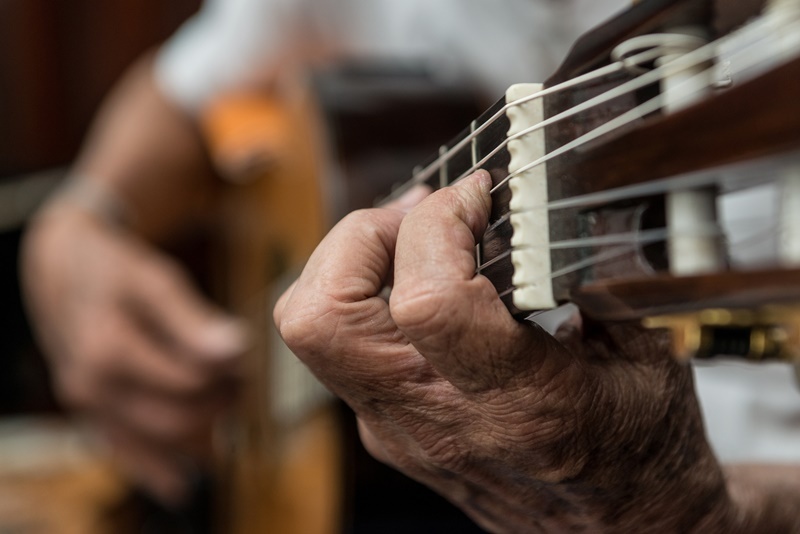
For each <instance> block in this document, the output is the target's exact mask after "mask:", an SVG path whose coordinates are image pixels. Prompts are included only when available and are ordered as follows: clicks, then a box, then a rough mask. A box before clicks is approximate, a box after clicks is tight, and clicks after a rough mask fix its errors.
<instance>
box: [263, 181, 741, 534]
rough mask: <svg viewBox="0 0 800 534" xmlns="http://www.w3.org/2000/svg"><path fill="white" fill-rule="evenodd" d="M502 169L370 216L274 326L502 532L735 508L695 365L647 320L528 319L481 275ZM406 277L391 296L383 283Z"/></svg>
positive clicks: (325, 259)
mask: <svg viewBox="0 0 800 534" xmlns="http://www.w3.org/2000/svg"><path fill="white" fill-rule="evenodd" d="M489 184H490V181H489V177H488V175H487V174H486V173H484V172H479V173H477V174H476V175H475V176H473V177H471V178H470V179H468V180H466V181H464V182H463V183H461V184H460V185H458V186H455V187H452V188H449V189H446V190H443V191H440V192H437V193H434V194H433V195H431V196H430V197H428V198H427V199H425V200H424V201H422V202H421V203H420V204H419V205H418V206H417V207H415V208H413V209H412V210H411V211H410V212H409V213H408V214H406V213H405V212H404V211H403V210H399V209H374V210H366V211H360V212H356V213H354V214H351V215H350V216H349V217H347V218H346V219H344V220H343V221H342V222H341V223H340V224H339V225H338V226H337V227H336V228H334V229H333V231H332V232H331V233H330V234H329V235H328V237H327V238H326V239H325V240H324V241H323V243H322V244H321V245H320V246H319V248H318V249H317V251H316V252H315V253H314V255H313V256H312V258H311V260H310V261H309V263H308V265H307V267H306V269H305V271H304V272H303V274H302V275H301V277H300V278H299V279H298V281H297V282H296V284H295V285H294V286H293V287H292V288H290V290H289V291H287V293H286V294H285V295H284V296H283V297H282V298H281V300H280V301H279V303H278V305H277V307H276V310H275V320H276V324H277V325H278V327H279V329H280V332H281V335H282V336H283V338H284V339H285V340H286V342H287V343H288V345H289V347H290V348H292V349H293V351H294V352H295V353H296V354H297V355H298V357H299V358H301V359H302V360H303V361H304V362H305V363H306V364H307V365H308V366H309V367H310V368H311V369H312V370H313V371H314V373H316V374H317V376H318V377H319V378H320V379H321V380H322V381H323V382H324V383H325V384H326V385H327V386H328V387H329V388H330V389H331V390H332V391H333V392H334V393H336V394H337V395H339V396H341V397H342V398H343V399H344V400H345V401H346V402H347V403H348V404H350V406H351V407H352V408H353V409H354V410H355V412H356V414H357V415H358V417H359V425H360V431H361V436H362V440H363V441H364V443H365V445H366V447H367V448H368V450H369V451H370V452H371V453H372V454H373V455H374V456H376V457H377V458H378V459H380V460H382V461H385V462H387V463H389V464H391V465H393V466H395V467H397V468H399V469H400V470H401V471H404V472H405V473H406V474H408V475H410V476H412V477H414V478H416V479H418V480H420V481H421V482H423V483H425V484H428V485H429V486H431V487H433V488H434V489H436V490H437V491H439V492H440V493H442V494H444V495H445V496H446V497H448V498H449V499H450V500H452V501H453V502H454V503H456V504H457V505H458V506H460V507H462V508H463V509H464V510H465V511H466V512H467V513H468V514H470V515H471V516H472V517H473V518H474V519H475V520H477V521H478V522H479V523H480V524H482V525H483V526H484V527H486V528H489V529H491V530H493V531H496V532H531V531H562V530H567V529H573V528H574V529H578V530H581V529H586V530H587V531H593V532H596V531H603V530H607V531H613V532H636V531H644V530H647V529H650V530H651V531H653V530H655V531H681V532H685V531H688V530H691V529H692V528H694V527H698V528H699V525H702V524H704V523H707V522H708V521H709V519H708V518H709V517H710V516H712V515H714V514H717V513H718V511H719V510H720V509H721V508H724V506H725V500H726V497H725V489H724V481H723V478H722V475H721V472H720V468H719V466H718V465H717V463H716V461H715V459H714V458H713V455H712V454H711V452H710V451H709V448H708V446H707V444H706V442H705V439H704V436H703V428H702V423H701V420H700V416H699V413H698V408H697V405H696V401H695V397H694V393H693V390H692V382H691V375H690V370H689V369H688V368H686V367H683V366H681V365H679V364H676V363H674V362H673V361H672V360H671V359H670V358H669V357H668V356H667V351H666V347H665V344H664V343H663V340H661V339H659V338H658V337H654V336H653V335H652V334H651V333H647V332H645V331H643V330H642V329H641V328H639V327H638V326H636V325H631V324H619V325H605V326H603V325H599V324H592V323H589V322H584V323H581V321H580V320H579V319H576V320H573V321H569V322H568V323H567V324H566V325H565V326H564V327H562V329H561V330H560V332H559V333H558V334H557V336H556V337H555V338H554V337H551V336H550V335H548V334H546V333H545V332H544V331H543V330H541V329H540V328H539V327H537V326H535V325H532V324H520V323H518V322H517V321H515V320H514V319H513V318H512V317H511V316H510V314H509V313H508V312H507V311H506V309H505V308H504V306H503V305H502V303H501V301H500V300H499V298H498V296H497V293H496V291H495V290H494V288H493V286H492V285H491V283H490V282H489V281H488V280H487V279H486V278H484V277H482V276H475V275H474V271H475V262H474V244H475V240H476V237H477V236H479V235H481V234H482V232H483V230H484V228H485V227H486V224H487V218H488V213H489V209H490V202H491V200H490V196H489V195H488V188H489ZM386 286H392V287H393V290H392V293H391V298H390V300H389V302H386V300H385V298H384V297H383V296H382V294H385V293H382V290H383V289H384V288H385V287H386Z"/></svg>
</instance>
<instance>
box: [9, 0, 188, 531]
mask: <svg viewBox="0 0 800 534" xmlns="http://www.w3.org/2000/svg"><path fill="white" fill-rule="evenodd" d="M199 4H200V2H199V0H169V1H166V2H165V1H163V0H115V1H113V2H109V1H107V0H69V1H60V0H56V1H53V0H0V306H2V308H1V309H0V317H2V325H3V326H2V333H3V335H2V336H0V357H2V372H0V532H2V533H10V532H14V533H40V532H41V533H45V532H48V533H49V532H65V533H71V532H75V533H76V534H79V533H80V534H89V533H92V532H100V531H106V532H111V531H113V532H122V531H123V530H120V529H118V528H117V527H116V526H114V527H111V526H108V525H104V526H101V525H100V522H102V521H103V520H105V519H106V518H101V517H99V516H97V515H96V514H95V513H94V512H95V511H93V510H91V511H90V510H85V506H86V503H88V502H92V501H93V500H98V499H99V500H100V501H103V502H107V504H108V505H109V509H112V508H113V507H114V506H116V505H117V504H120V505H122V504H121V503H122V502H123V500H124V499H123V491H122V489H121V488H120V487H118V486H117V485H116V482H114V480H113V478H111V477H106V476H104V475H103V473H104V471H103V469H104V467H103V466H101V465H96V464H95V463H93V460H92V458H90V457H87V456H86V454H85V451H84V450H83V448H82V447H81V444H80V441H79V440H78V438H77V436H76V433H75V432H74V428H73V427H72V426H71V425H68V424H65V423H64V422H62V420H61V418H60V417H59V410H58V407H57V405H56V403H55V402H54V400H53V395H52V393H51V391H50V389H49V384H48V379H47V374H46V368H45V365H44V362H43V360H42V357H41V355H40V354H39V353H38V351H37V349H36V347H35V345H34V343H33V341H32V338H31V334H30V330H29V327H28V324H27V323H26V320H25V316H24V312H23V309H22V304H21V301H20V295H19V284H18V275H17V271H16V267H17V256H18V247H19V242H20V235H21V233H22V231H23V229H24V227H25V223H26V219H27V217H28V216H29V215H30V214H31V212H32V210H33V209H34V208H35V207H36V206H37V205H38V204H39V203H40V202H41V201H42V199H43V198H44V197H45V196H46V195H47V193H48V192H49V191H50V189H51V188H52V187H54V186H55V185H56V184H57V183H58V181H59V180H60V179H61V177H62V176H63V174H64V171H65V169H66V168H67V166H68V165H69V164H70V162H71V161H72V159H73V158H74V156H75V154H76V152H77V150H78V148H79V146H80V143H81V140H82V138H83V136H84V134H85V133H86V130H87V128H88V126H89V123H90V121H91V118H92V116H93V114H94V112H95V110H96V108H97V106H98V105H99V103H100V101H101V100H102V98H103V96H104V95H105V94H106V92H107V91H108V90H109V89H110V87H111V85H112V84H113V82H114V81H115V80H116V79H117V78H118V77H119V76H120V74H121V73H122V72H123V70H124V69H125V67H126V66H128V65H129V64H130V62H131V61H132V60H133V59H134V58H136V57H137V56H138V55H140V54H141V53H142V52H143V51H145V50H147V49H148V48H151V47H153V46H154V45H157V44H158V43H160V42H161V41H163V40H164V39H165V38H166V37H168V36H169V35H170V34H171V33H172V32H173V31H174V29H175V28H177V26H178V25H179V24H180V23H181V22H182V21H183V20H184V19H186V18H187V17H188V16H189V15H190V14H192V13H193V12H194V11H196V10H197V9H198V7H199ZM78 473H79V474H80V476H76V474H78ZM116 511H118V512H120V513H121V509H119V510H116ZM107 519H109V520H110V519H111V518H107ZM56 525H57V526H56Z"/></svg>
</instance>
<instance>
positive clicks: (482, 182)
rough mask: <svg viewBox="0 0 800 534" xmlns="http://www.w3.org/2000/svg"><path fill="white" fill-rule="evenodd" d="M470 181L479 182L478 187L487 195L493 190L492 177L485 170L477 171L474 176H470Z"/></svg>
mask: <svg viewBox="0 0 800 534" xmlns="http://www.w3.org/2000/svg"><path fill="white" fill-rule="evenodd" d="M469 179H470V180H475V181H477V182H478V185H479V186H480V188H481V190H482V191H483V192H484V193H487V194H488V193H489V191H491V190H492V187H493V185H494V184H493V183H492V175H491V174H489V171H486V170H484V169H479V170H477V171H475V172H474V173H473V174H472V176H470V178H469Z"/></svg>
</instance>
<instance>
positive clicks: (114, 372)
mask: <svg viewBox="0 0 800 534" xmlns="http://www.w3.org/2000/svg"><path fill="white" fill-rule="evenodd" d="M118 333H119V337H118V338H117V339H116V340H114V341H112V343H113V345H109V348H110V350H114V351H116V354H114V355H113V357H114V361H113V364H112V365H113V367H112V368H111V369H110V374H111V376H112V377H113V378H116V379H118V381H123V382H127V383H131V384H135V385H137V386H138V387H141V388H146V389H147V390H150V391H153V392H158V393H160V394H164V395H170V396H175V397H186V398H192V397H196V396H199V395H202V394H203V393H205V392H207V391H209V390H210V389H212V388H213V387H214V386H215V385H216V384H217V382H218V379H219V378H221V374H220V372H219V369H216V368H210V367H209V366H206V365H202V363H199V362H197V361H196V359H195V358H183V357H176V354H175V352H174V351H171V350H169V349H170V347H165V346H164V345H163V344H160V343H158V342H157V340H155V339H153V338H152V337H150V336H149V335H148V334H149V332H146V331H143V330H142V329H141V328H140V327H139V325H136V324H131V323H130V322H127V323H125V324H124V325H122V326H121V327H120V328H119V329H118ZM230 363H231V366H233V364H234V363H238V361H234V362H230ZM230 374H231V373H225V376H226V377H227V376H230Z"/></svg>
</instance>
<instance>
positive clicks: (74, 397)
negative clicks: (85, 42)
mask: <svg viewBox="0 0 800 534" xmlns="http://www.w3.org/2000/svg"><path fill="white" fill-rule="evenodd" d="M73 174H74V175H75V176H76V177H77V178H73V179H74V180H76V185H74V186H73V187H72V188H71V189H67V190H65V191H62V192H61V193H59V194H57V195H56V196H55V197H54V198H52V199H51V200H50V201H49V202H48V203H47V205H46V206H45V207H44V208H43V209H42V210H41V211H40V213H39V214H38V215H37V216H36V218H35V219H34V221H33V222H32V224H31V226H30V229H29V231H28V232H27V234H26V237H25V242H24V247H23V251H22V256H21V266H20V267H21V273H22V279H23V292H24V296H25V301H26V305H27V308H28V312H29V315H30V318H31V322H32V324H33V326H34V328H35V330H36V332H37V334H38V338H39V341H40V345H41V346H42V348H43V349H44V351H45V353H46V356H47V358H48V359H49V361H50V364H51V370H52V376H53V382H54V387H55V390H56V392H57V393H58V395H59V397H60V399H61V400H62V401H63V402H64V404H65V405H66V406H68V407H70V408H73V409H75V410H76V412H78V413H79V414H81V415H82V416H83V417H84V418H85V419H86V421H87V422H88V424H89V425H90V426H92V427H93V428H95V429H96V431H97V433H98V434H99V435H100V436H101V437H103V438H104V439H105V441H106V442H107V443H108V444H109V445H110V447H111V449H112V451H113V453H114V454H115V456H116V457H117V459H118V460H119V462H120V464H121V466H122V467H123V469H124V470H125V471H127V472H128V473H129V474H130V476H131V477H132V478H133V479H134V480H135V481H137V482H138V483H140V484H141V485H142V486H143V487H144V488H145V489H147V490H149V491H150V492H151V493H153V494H154V495H156V496H157V497H159V498H160V499H162V500H163V501H165V502H167V503H178V502H180V501H181V500H182V499H183V497H184V495H185V492H186V490H187V481H188V480H189V478H190V476H191V475H192V472H193V471H194V470H195V469H197V468H198V467H201V466H203V465H204V464H206V463H208V462H209V461H210V457H211V454H212V450H211V434H212V428H213V426H214V423H215V421H216V420H217V419H218V418H219V417H220V416H221V414H222V413H224V412H225V411H226V410H227V409H228V408H229V407H230V406H231V404H232V401H233V397H234V393H235V391H236V384H237V382H238V380H239V377H238V368H239V364H240V363H241V359H242V355H243V353H244V352H245V350H247V348H248V340H247V338H248V335H247V330H246V328H245V327H244V325H243V324H242V323H241V321H239V320H238V319H236V318H234V317H231V316H229V315H227V314H226V313H224V312H223V311H222V310H220V309H218V308H216V307H215V306H214V305H212V304H211V303H210V302H208V301H207V300H206V299H205V298H204V297H203V296H202V295H201V294H200V293H199V292H198V290H197V289H196V288H195V287H194V286H193V284H192V282H191V281H190V278H189V276H188V275H187V274H186V273H185V272H184V271H183V269H182V268H181V267H180V266H179V265H178V263H176V262H175V261H174V260H172V259H171V258H169V257H168V256H167V255H165V254H164V253H163V252H161V251H160V250H159V249H158V248H157V244H158V243H160V242H166V241H169V239H170V238H171V237H172V236H174V235H176V234H179V233H180V232H181V231H182V228H184V227H186V226H188V225H191V224H193V222H196V221H199V220H200V219H202V218H203V217H204V216H205V214H206V213H208V212H209V202H208V200H209V198H211V197H212V195H213V192H214V186H215V182H214V181H213V178H212V176H211V174H210V172H209V166H208V162H207V159H206V157H205V153H204V151H203V147H202V145H201V143H200V137H199V135H198V133H197V132H196V131H195V129H194V125H193V124H192V122H191V121H190V120H189V119H188V118H187V117H185V116H184V114H183V113H182V112H181V111H180V110H178V109H176V108H175V107H174V105H172V104H171V103H170V102H169V101H168V100H166V99H165V98H164V97H163V96H162V95H161V94H160V93H159V91H158V90H157V89H156V87H155V84H154V83H153V80H152V78H151V69H150V64H149V59H148V60H145V61H143V62H142V63H141V64H139V65H137V66H135V67H134V68H133V69H132V70H131V72H130V73H129V74H128V76H127V77H126V78H125V79H124V80H123V81H122V82H121V84H120V86H119V87H118V88H117V90H116V91H115V93H114V94H112V96H111V97H110V99H109V100H108V102H107V103H106V105H105V107H104V109H103V110H102V111H101V113H100V115H99V117H98V119H97V121H96V123H95V125H94V128H93V132H92V134H91V135H90V137H89V139H88V140H87V143H86V145H85V148H84V150H83V153H82V155H81V157H80V158H79V160H78V161H77V163H76V165H75V168H74V169H73Z"/></svg>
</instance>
